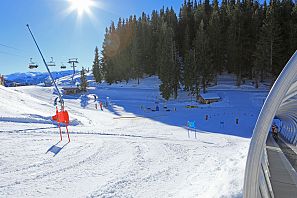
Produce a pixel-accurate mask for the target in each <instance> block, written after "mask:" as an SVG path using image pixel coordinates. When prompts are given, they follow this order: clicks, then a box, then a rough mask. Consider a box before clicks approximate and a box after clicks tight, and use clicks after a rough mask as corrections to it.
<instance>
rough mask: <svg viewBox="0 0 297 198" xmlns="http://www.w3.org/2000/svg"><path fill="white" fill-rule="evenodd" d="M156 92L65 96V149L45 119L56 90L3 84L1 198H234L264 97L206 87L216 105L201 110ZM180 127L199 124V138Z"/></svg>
mask: <svg viewBox="0 0 297 198" xmlns="http://www.w3.org/2000/svg"><path fill="white" fill-rule="evenodd" d="M70 79H71V77H70V76H69V78H68V80H67V77H64V78H63V79H61V80H60V81H59V82H60V84H61V86H62V85H63V83H64V84H65V85H68V84H70V82H69V81H70ZM90 84H92V85H94V83H90ZM158 86H159V80H158V79H157V78H156V77H150V78H146V79H144V80H141V84H140V85H137V83H136V81H131V82H129V83H128V84H126V83H119V84H116V85H107V84H104V83H103V84H102V85H99V86H97V87H95V86H93V87H90V88H89V92H88V93H87V94H86V95H83V96H79V95H76V96H65V98H66V99H65V105H66V106H65V108H66V109H67V110H68V111H69V114H70V119H71V125H70V126H69V131H70V137H71V142H70V143H69V144H67V136H66V135H65V134H63V138H64V139H63V141H62V142H59V133H58V129H57V126H56V124H55V123H52V121H51V119H50V118H51V116H52V115H53V114H54V113H55V109H54V106H53V100H54V98H55V97H56V96H55V95H53V92H54V91H53V88H51V87H49V88H46V87H38V86H28V87H17V88H4V87H0V96H1V103H0V156H1V158H0V173H1V175H0V197H203V198H205V197H206V198H207V197H216V198H217V197H241V196H242V187H243V177H244V168H245V160H246V156H247V151H248V146H249V142H250V137H251V133H252V128H253V125H254V123H255V121H256V118H257V115H258V112H259V110H260V107H261V104H262V102H263V99H264V98H265V96H266V94H267V93H266V92H259V91H257V92H255V91H253V90H251V91H249V90H243V91H240V90H215V89H212V90H211V91H210V93H211V92H213V93H216V94H218V95H219V96H220V97H221V98H222V101H221V102H219V103H213V104H211V105H200V104H196V103H194V102H193V101H191V98H190V97H189V96H187V94H186V93H181V94H180V97H179V98H178V99H177V100H170V101H168V102H167V103H165V102H164V101H163V100H162V99H161V97H160V95H159V91H158ZM94 94H95V95H97V97H98V100H100V101H103V102H104V103H105V102H106V97H109V98H110V102H111V104H110V105H109V107H106V108H104V111H101V110H99V108H98V110H96V109H95V101H94V98H93V95H94ZM97 103H98V101H97ZM193 104H194V105H196V106H198V108H186V106H187V105H193ZM156 105H158V106H159V108H160V111H158V112H156V111H152V109H153V110H154V109H155V108H156ZM98 107H99V105H98ZM175 109H176V111H174V110H175ZM166 110H170V111H166ZM206 115H207V116H208V119H207V120H205V116H206ZM236 119H238V120H239V122H238V124H236ZM187 121H196V125H197V131H196V138H195V133H194V132H193V131H192V132H190V133H189V134H188V130H187V129H186V128H185V124H186V122H187ZM63 130H64V129H63ZM188 135H190V137H188Z"/></svg>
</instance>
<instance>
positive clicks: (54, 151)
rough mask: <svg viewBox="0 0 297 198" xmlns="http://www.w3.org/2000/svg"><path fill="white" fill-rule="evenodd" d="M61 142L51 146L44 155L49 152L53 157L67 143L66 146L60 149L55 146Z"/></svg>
mask: <svg viewBox="0 0 297 198" xmlns="http://www.w3.org/2000/svg"><path fill="white" fill-rule="evenodd" d="M60 142H61V141H59V142H57V143H56V144H54V145H52V146H51V147H50V148H49V149H48V150H47V151H46V153H48V152H51V153H53V154H54V157H55V156H56V155H57V154H58V153H59V152H60V151H61V150H62V149H63V148H64V147H65V146H66V145H67V144H68V143H69V142H67V143H66V144H64V145H63V146H62V147H59V146H57V145H58V144H59V143H60Z"/></svg>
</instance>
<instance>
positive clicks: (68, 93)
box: [62, 87, 81, 95]
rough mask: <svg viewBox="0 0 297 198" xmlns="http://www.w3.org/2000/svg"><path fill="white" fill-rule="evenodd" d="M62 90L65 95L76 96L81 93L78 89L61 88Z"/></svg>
mask: <svg viewBox="0 0 297 198" xmlns="http://www.w3.org/2000/svg"><path fill="white" fill-rule="evenodd" d="M62 89H63V93H64V94H65V95H71V94H77V93H80V92H81V89H80V88H79V87H63V88H62Z"/></svg>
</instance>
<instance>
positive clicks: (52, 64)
mask: <svg viewBox="0 0 297 198" xmlns="http://www.w3.org/2000/svg"><path fill="white" fill-rule="evenodd" d="M47 66H49V67H55V66H56V64H55V62H54V59H53V57H51V61H50V62H48V63H47Z"/></svg>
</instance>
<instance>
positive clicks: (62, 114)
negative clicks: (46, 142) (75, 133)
mask: <svg viewBox="0 0 297 198" xmlns="http://www.w3.org/2000/svg"><path fill="white" fill-rule="evenodd" d="M52 119H53V120H55V121H56V122H58V126H59V129H60V139H61V141H62V130H61V126H60V124H61V123H63V124H65V127H66V131H67V135H68V142H70V137H69V132H68V125H69V114H68V111H66V110H61V111H58V107H56V115H54V116H52Z"/></svg>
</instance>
